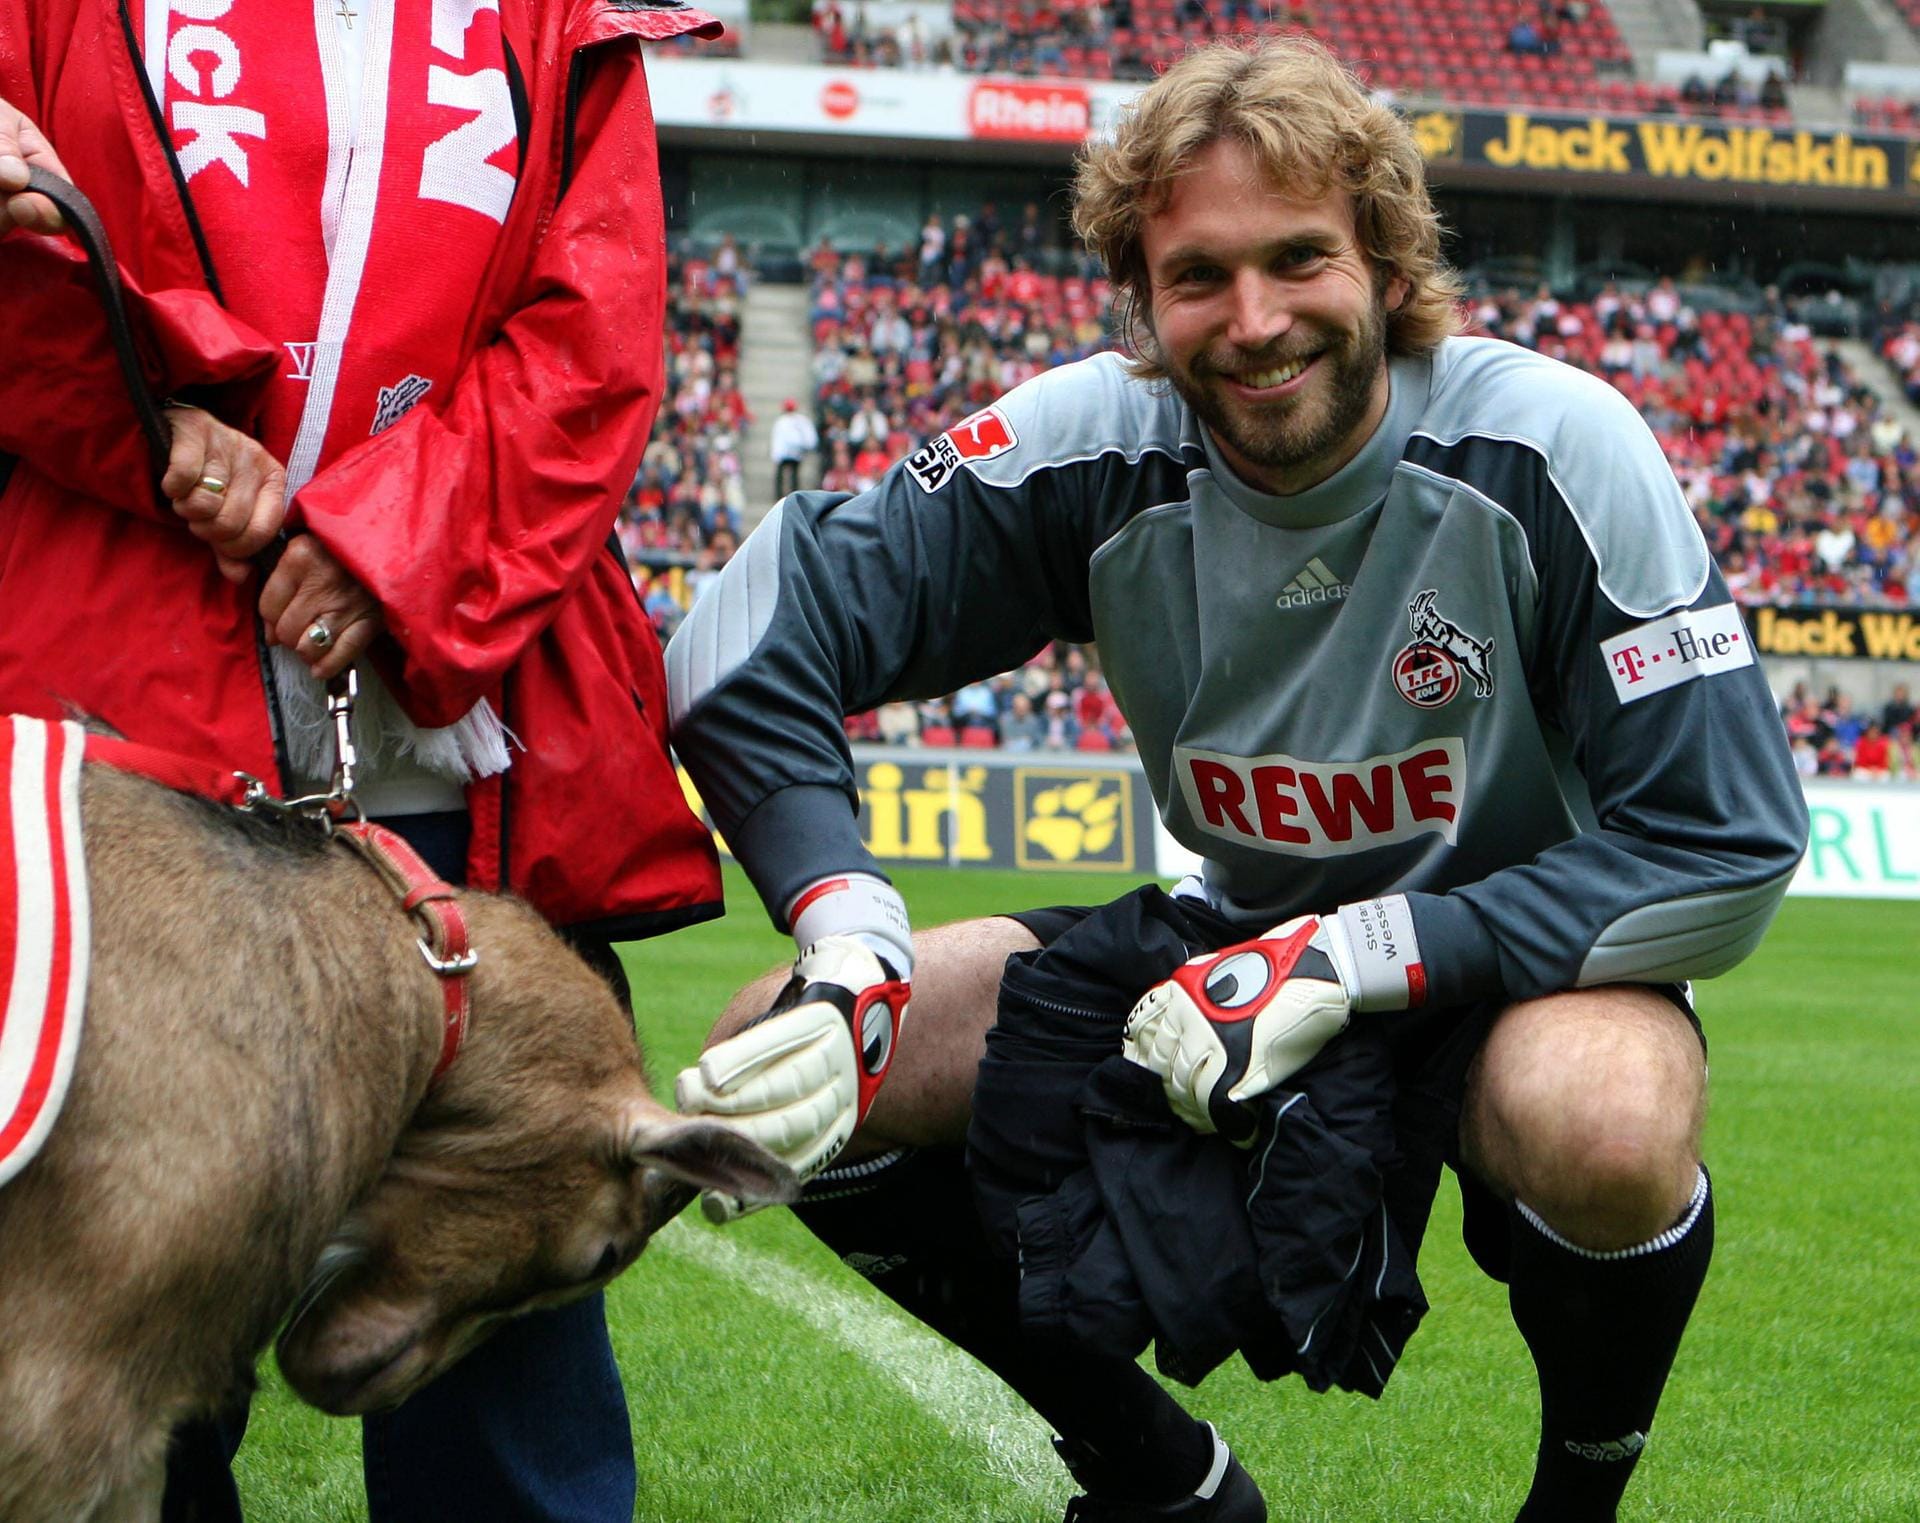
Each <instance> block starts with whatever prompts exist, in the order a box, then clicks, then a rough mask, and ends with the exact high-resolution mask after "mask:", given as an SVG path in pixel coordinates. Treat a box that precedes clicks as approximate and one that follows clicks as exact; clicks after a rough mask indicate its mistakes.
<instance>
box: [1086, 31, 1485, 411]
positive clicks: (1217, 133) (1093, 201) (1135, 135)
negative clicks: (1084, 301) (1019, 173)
mask: <svg viewBox="0 0 1920 1523" xmlns="http://www.w3.org/2000/svg"><path fill="white" fill-rule="evenodd" d="M1223 138H1231V139H1234V140H1236V141H1239V142H1242V143H1244V144H1246V145H1247V147H1248V148H1250V149H1251V150H1252V152H1253V154H1254V157H1255V158H1256V159H1257V160H1258V161H1259V162H1260V163H1261V165H1262V166H1263V167H1264V168H1265V169H1266V171H1267V173H1268V175H1269V176H1271V177H1272V180H1273V182H1274V184H1275V185H1276V186H1277V187H1279V188H1280V189H1281V190H1282V191H1283V192H1284V193H1285V194H1287V195H1290V196H1295V197H1299V198H1301V199H1312V198H1314V197H1318V196H1322V195H1325V194H1327V193H1328V192H1329V191H1332V190H1335V189H1340V190H1345V191H1346V192H1347V194H1348V195H1349V196H1351V197H1352V200H1353V220H1354V227H1355V230H1356V232H1357V234H1358V236H1359V241H1360V246H1361V248H1362V250H1363V251H1364V252H1365V254H1366V255H1367V258H1368V259H1369V260H1370V261H1371V262H1372V264H1373V267H1374V271H1375V274H1376V276H1377V277H1378V280H1379V284H1380V288H1381V289H1383V290H1384V289H1385V287H1386V286H1387V285H1388V284H1389V283H1391V282H1392V281H1393V280H1395V279H1401V280H1404V281H1406V282H1407V296H1406V299H1405V300H1404V301H1402V302H1401V303H1400V305H1399V307H1398V308H1396V309H1395V310H1394V311H1392V312H1390V313H1389V314H1388V315H1387V347H1388V350H1389V351H1390V352H1392V353H1394V354H1425V353H1427V352H1429V351H1430V350H1432V349H1433V348H1435V347H1436V346H1437V345H1438V344H1439V343H1440V341H1441V340H1442V339H1444V338H1446V337H1448V335H1450V334H1453V333H1457V332H1458V331H1459V330H1460V327H1461V319H1460V313H1459V302H1460V294H1461V287H1460V280H1459V277H1458V276H1457V275H1455V274H1454V272H1453V271H1452V270H1450V269H1449V268H1448V267H1447V266H1446V264H1445V263H1443V262H1442V260H1441V257H1440V219H1439V217H1438V215H1437V214H1436V213H1435V212H1434V209H1433V201H1432V199H1431V197H1429V195H1428V194H1427V177H1426V166H1425V163H1424V161H1423V160H1422V159H1421V157H1420V150H1419V148H1418V146H1417V145H1416V144H1415V142H1414V138H1413V133H1412V131H1411V130H1410V129H1409V127H1408V125H1407V123H1406V122H1405V121H1404V120H1403V119H1402V118H1401V117H1400V116H1398V115H1397V114H1395V113H1394V112H1393V111H1392V110H1391V109H1389V108H1388V107H1386V106H1383V105H1380V104H1379V103H1378V102H1376V101H1374V100H1373V99H1371V98H1370V97H1369V96H1368V94H1367V92H1366V88H1365V87H1364V86H1363V85H1362V84H1361V83H1360V82H1359V80H1357V79H1355V78H1354V76H1353V75H1352V74H1351V73H1350V72H1349V71H1348V70H1347V68H1346V67H1345V65H1343V64H1342V63H1340V61H1339V60H1338V59H1336V58H1335V57H1334V56H1333V55H1332V54H1331V53H1329V52H1328V51H1327V50H1326V48H1324V47H1323V46H1321V44H1320V43H1318V42H1317V41H1315V40H1314V39H1313V38H1311V37H1306V36H1301V35H1299V34H1286V35H1281V36H1275V37H1268V38H1266V39H1264V40H1262V41H1260V42H1257V43H1255V44H1253V45H1251V46H1248V45H1244V44H1240V43H1234V42H1220V43H1213V44H1210V45H1208V46H1205V47H1201V48H1196V49H1195V50H1194V51H1193V52H1191V53H1189V54H1188V55H1187V56H1186V57H1185V58H1183V59H1181V60H1180V61H1179V62H1178V63H1176V64H1175V65H1174V66H1173V67H1172V68H1170V69H1169V70H1167V72H1166V73H1165V74H1163V75H1162V76H1161V77H1160V78H1159V79H1158V80H1157V81H1155V82H1154V83H1153V84H1152V85H1151V86H1149V87H1148V88H1147V89H1146V90H1145V91H1143V92H1142V93H1141V94H1140V96H1139V97H1138V98H1137V99H1136V100H1134V101H1133V102H1132V103H1130V104H1129V105H1128V107H1127V108H1126V110H1125V111H1124V112H1123V113H1122V115H1121V118H1120V122H1119V124H1118V126H1117V127H1116V129H1115V131H1114V134H1113V137H1112V139H1111V140H1110V141H1107V142H1104V143H1098V144H1095V145H1092V146H1090V147H1088V148H1087V149H1086V150H1085V151H1084V152H1083V153H1082V155H1081V158H1080V163H1079V166H1078V170H1077V173H1076V175H1075V178H1074V208H1073V226H1074V230H1075V231H1076V232H1078V233H1079V234H1080V236H1081V238H1083V239H1084V240H1085V241H1086V244H1087V246H1088V247H1089V248H1090V249H1092V250H1093V251H1094V252H1095V253H1096V254H1097V255H1099V257H1100V259H1101V260H1102V261H1103V262H1104V263H1105V264H1106V267H1107V273H1108V275H1109V276H1110V277H1111V279H1112V281H1113V287H1114V298H1115V307H1116V311H1117V314H1118V320H1119V325H1120V336H1121V338H1122V340H1123V342H1125V343H1126V344H1127V346H1128V347H1129V348H1131V349H1132V351H1133V353H1134V354H1135V355H1136V356H1137V358H1136V359H1135V361H1134V366H1135V369H1136V370H1137V371H1138V372H1139V373H1140V374H1142V375H1143V376H1147V377H1159V376H1164V375H1165V374H1166V370H1165V368H1164V367H1163V366H1162V365H1161V363H1160V359H1159V350H1158V345H1157V344H1156V343H1155V341H1154V337H1153V322H1152V300H1151V289H1150V285H1149V282H1148V278H1147V268H1146V257H1145V254H1144V253H1143V251H1142V247H1141V230H1142V227H1143V225H1144V224H1145V222H1146V219H1147V218H1148V217H1151V216H1153V215H1154V214H1155V213H1156V212H1159V211H1161V210H1163V209H1164V208H1165V207H1166V205H1167V202H1168V201H1169V199H1171V197H1172V193H1173V182H1174V180H1175V179H1176V178H1177V177H1178V176H1179V175H1181V174H1182V173H1183V172H1185V171H1186V170H1187V169H1188V168H1190V167H1191V165H1192V163H1193V161H1194V159H1195V157H1196V156H1197V155H1198V154H1199V153H1200V152H1201V151H1202V150H1203V149H1205V148H1206V147H1207V146H1208V145H1209V144H1212V143H1215V142H1218V141H1219V140H1221V139H1223Z"/></svg>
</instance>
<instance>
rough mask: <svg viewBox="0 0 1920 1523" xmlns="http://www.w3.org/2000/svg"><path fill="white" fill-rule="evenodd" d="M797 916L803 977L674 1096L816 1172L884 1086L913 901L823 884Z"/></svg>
mask: <svg viewBox="0 0 1920 1523" xmlns="http://www.w3.org/2000/svg"><path fill="white" fill-rule="evenodd" d="M789 919H790V921H791V923H792V925H793V928H794V936H795V939H796V940H800V939H801V938H802V937H803V936H805V937H807V939H806V940H804V941H802V942H801V951H800V955H799V957H797V958H796V959H795V960H794V964H793V975H792V977H790V978H789V979H788V980H787V982H786V984H785V985H784V986H783V987H782V988H781V990H780V993H779V994H778V995H777V996H776V997H775V999H774V1001H773V1004H772V1005H771V1006H769V1007H768V1009H767V1010H766V1011H765V1012H764V1013H763V1014H761V1015H758V1016H755V1017H754V1019H753V1020H751V1021H750V1022H748V1023H747V1025H746V1026H744V1027H743V1028H741V1030H739V1031H738V1032H736V1033H735V1034H734V1035H732V1036H730V1037H728V1038H727V1039H726V1040H725V1041H723V1042H718V1043H715V1044H714V1045H713V1046H712V1047H710V1048H708V1049H707V1051H705V1052H704V1053H702V1054H701V1055H700V1061H699V1063H698V1064H697V1065H696V1066H695V1067H692V1068H687V1069H683V1070H682V1071H681V1072H680V1075H679V1077H678V1078H677V1079H676V1080H675V1081H674V1101H675V1104H676V1105H678V1107H679V1108H680V1110H681V1111H683V1112H686V1113H689V1114H693V1113H699V1114H705V1115H711V1116H717V1117H720V1118H722V1119H724V1120H726V1121H728V1122H729V1123H731V1124H732V1125H733V1126H734V1127H735V1128H736V1129H737V1130H739V1131H742V1132H744V1133H746V1135H747V1136H749V1137H751V1138H752V1139H753V1140H754V1141H755V1142H758V1143H759V1144H761V1145H762V1146H763V1147H765V1148H766V1149H767V1150H768V1151H769V1152H771V1153H773V1154H774V1155H775V1156H777V1157H778V1158H780V1159H781V1160H782V1161H783V1162H784V1163H786V1164H787V1165H788V1166H789V1167H791V1168H792V1169H793V1171H794V1173H795V1174H797V1175H799V1176H800V1178H801V1179H802V1180H805V1179H808V1178H810V1177H812V1176H813V1175H815V1174H817V1173H819V1172H820V1170H822V1169H824V1168H825V1167H826V1166H827V1165H828V1164H829V1163H831V1162H832V1161H833V1159H834V1158H835V1156H836V1155H838V1153H839V1152H840V1150H841V1149H842V1148H843V1147H845V1146H846V1145H847V1140H848V1138H850V1137H852V1135H853V1133H854V1130H855V1128H857V1127H858V1126H859V1125H860V1123H861V1122H862V1121H864V1120H866V1117H867V1112H868V1110H870V1109H871V1108H872V1106H873V1100H874V1096H875V1095H877V1094H878V1093H879V1092H880V1084H881V1081H882V1080H884V1079H885V1078H886V1076H887V1070H888V1067H889V1066H890V1065H891V1063H892V1062H893V1054H894V1050H895V1047H896V1045H897V1043H898V1041H899V1036H900V1022H901V1019H902V1017H903V1016H904V1015H905V1014H906V1010H907V1001H908V998H909V996H910V994H911V984H910V981H909V975H910V973H911V970H912V955H913V954H912V942H911V940H910V939H909V934H908V933H907V929H906V926H907V920H906V906H905V904H904V903H902V902H901V900H900V896H899V894H898V893H897V892H896V891H895V890H894V889H893V887H892V886H891V885H890V884H887V883H883V882H881V881H880V880H879V879H878V878H872V877H867V876H864V875H857V874H848V875H845V876H844V877H838V878H831V879H826V880H823V881H822V882H821V883H818V884H815V885H813V886H812V887H810V888H809V889H807V890H806V891H804V892H803V893H801V894H800V895H799V896H798V897H797V898H796V900H795V902H794V905H793V907H792V909H791V910H790V911H789ZM861 922H865V924H864V925H862V924H861ZM823 927H827V928H830V929H822V928H823ZM876 927H878V928H876ZM809 933H815V934H811V935H810V934H809ZM701 1209H702V1210H703V1211H704V1213H705V1214H706V1216H707V1217H708V1219H709V1220H712V1221H716V1222H726V1221H732V1220H733V1219H734V1218H736V1217H738V1216H742V1215H745V1214H746V1213H747V1211H748V1210H750V1209H752V1208H750V1207H744V1206H743V1205H742V1204H741V1203H740V1202H739V1201H737V1200H735V1199H734V1198H733V1197H731V1196H727V1195H722V1194H719V1193H717V1192H714V1191H709V1192H707V1193H706V1194H705V1195H704V1196H703V1197H702V1198H701Z"/></svg>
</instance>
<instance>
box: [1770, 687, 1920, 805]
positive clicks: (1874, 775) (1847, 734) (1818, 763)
mask: <svg viewBox="0 0 1920 1523" xmlns="http://www.w3.org/2000/svg"><path fill="white" fill-rule="evenodd" d="M1780 718H1781V720H1782V721H1783V722H1784V723H1785V724H1786V727H1787V739H1788V741H1789V742H1790V743H1791V744H1792V746H1793V759H1794V764H1795V765H1796V766H1797V767H1798V768H1799V769H1800V775H1801V776H1802V777H1854V778H1859V779H1861V780H1862V781H1865V782H1899V781H1906V782H1913V781H1920V754H1917V753H1916V749H1915V745H1914V707H1913V697H1912V694H1911V692H1910V690H1909V688H1908V685H1907V684H1906V683H1904V682H1902V683H1899V684H1897V685H1896V686H1895V687H1894V689H1893V691H1892V693H1891V694H1890V695H1889V696H1888V698H1887V701H1886V702H1885V703H1884V704H1882V705H1881V706H1880V708H1879V709H1878V711H1870V712H1866V713H1862V712H1860V711H1859V710H1857V709H1856V708H1855V706H1854V702H1853V699H1852V698H1851V697H1850V696H1849V695H1848V694H1846V693H1843V692H1842V691H1840V689H1839V688H1838V687H1829V688H1828V689H1827V691H1826V695H1825V696H1824V697H1822V698H1815V697H1814V696H1813V692H1812V690H1811V689H1810V688H1809V687H1808V685H1807V684H1806V683H1804V682H1799V683H1795V684H1794V687H1793V691H1792V692H1790V693H1788V694H1787V695H1786V697H1784V698H1783V699H1781V700H1780Z"/></svg>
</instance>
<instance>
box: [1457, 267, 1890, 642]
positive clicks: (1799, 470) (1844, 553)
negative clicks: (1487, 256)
mask: <svg viewBox="0 0 1920 1523" xmlns="http://www.w3.org/2000/svg"><path fill="white" fill-rule="evenodd" d="M1473 318H1474V322H1475V325H1476V327H1477V328H1478V329H1479V330H1480V331H1483V332H1486V333H1489V334H1493V335H1495V336H1497V337H1501V338H1506V339H1510V340H1512V341H1513V342H1515V343H1519V344H1524V345H1526V346H1527V347H1529V348H1532V349H1538V350H1540V351H1542V352H1544V353H1547V354H1551V355H1553V356H1555V357H1556V358H1559V359H1563V360H1567V361H1569V362H1570V363H1572V364H1576V365H1579V366H1580V367H1581V368H1583V369H1586V370H1591V371H1594V372H1596V373H1598V374H1600V375H1603V376H1605V377H1606V378H1607V379H1608V380H1609V381H1611V382H1612V384H1613V385H1614V386H1615V387H1617V388H1618V389H1619V390H1620V391H1621V392H1622V393H1623V394H1624V395H1625V396H1627V397H1628V399H1629V400H1631V401H1632V402H1633V403H1634V404H1635V405H1636V406H1637V407H1638V408H1639V410H1640V412H1641V415H1642V416H1643V417H1645V418H1646V420H1647V422H1648V423H1649V424H1650V425H1651V426H1652V428H1653V431H1654V433H1655V434H1656V435H1657V436H1658V438H1659V440H1660V443H1661V446H1662V448H1663V449H1664V450H1665V451H1666V454H1667V458H1668V460H1669V461H1670V462H1671V463H1672V465H1673V468H1674V472H1675V474H1676V475H1677V476H1678V477H1679V479H1680V484H1681V486H1682V488H1683V489H1684V490H1685V492H1686V494H1687V500H1688V502H1689V503H1690V504H1691V505H1692V507H1693V511H1694V516H1695V517H1696V519H1697V520H1698V521H1699V523H1700V527H1701V530H1702V531H1703V532H1704V533H1705V534H1706V537H1707V542H1708V544H1709V545H1711V546H1712V547H1713V551H1714V554H1715V555H1716V556H1717V557H1718V559H1719V561H1720V564H1721V568H1722V569H1723V570H1724V571H1725V573H1726V577H1727V581H1728V584H1729V585H1730V586H1731V587H1732V588H1733V591H1734V593H1735V595H1736V596H1737V597H1739V598H1740V599H1741V600H1742V601H1743V602H1747V603H1768V602H1773V603H1793V602H1799V603H1806V602H1813V603H1839V604H1850V605H1860V604H1866V605H1873V606H1902V607H1903V606H1906V605H1907V604H1908V603H1909V602H1910V601H1911V600H1912V593H1913V587H1914V574H1915V570H1914V568H1915V562H1916V560H1920V456H1916V452H1915V446H1914V441H1913V440H1912V439H1911V438H1909V437H1908V435H1907V432H1906V430H1905V429H1904V427H1902V425H1901V424H1900V422H1899V421H1898V420H1897V419H1896V418H1894V417H1893V416H1892V415H1891V413H1889V411H1888V410H1887V408H1886V407H1885V406H1884V404H1882V403H1881V401H1880V400H1879V398H1878V397H1877V396H1875V394H1874V393H1873V391H1872V390H1871V389H1870V388H1869V387H1868V386H1867V385H1866V384H1865V382H1864V381H1863V380H1862V379H1861V378H1860V377H1859V376H1858V375H1856V374H1854V372H1853V371H1852V370H1851V369H1850V368H1849V367H1848V366H1847V364H1846V363H1845V361H1844V360H1843V359H1842V358H1841V357H1840V356H1839V355H1838V354H1837V353H1822V352H1821V350H1820V348H1819V347H1818V346H1817V345H1816V344H1815V343H1814V342H1813V340H1812V336H1811V334H1810V333H1809V332H1808V331H1807V329H1806V328H1805V327H1804V325H1802V324H1799V323H1797V322H1796V321H1794V320H1793V319H1792V318H1791V317H1790V316H1789V315H1788V314H1787V312H1786V310H1785V308H1784V307H1783V306H1782V305H1781V303H1780V301H1779V298H1778V295H1777V293H1773V292H1768V293H1767V296H1766V299H1765V304H1764V306H1763V308H1762V310H1761V311H1759V312H1758V313H1754V314H1748V313H1744V312H1723V311H1714V310H1708V311H1698V312H1697V311H1695V309H1694V308H1693V307H1692V306H1691V305H1689V304H1688V302H1687V301H1686V300H1685V299H1684V298H1683V296H1682V295H1681V293H1680V291H1679V290H1678V289H1677V288H1676V286H1675V285H1674V283H1673V282H1672V281H1671V280H1661V281H1659V282H1657V283H1655V284H1653V285H1652V286H1650V287H1647V288H1646V289H1644V290H1627V289H1622V288H1621V287H1619V286H1614V285H1609V286H1607V287H1605V288H1604V289H1602V290H1600V291H1599V292H1598V293H1597V294H1595V295H1594V296H1593V297H1592V299H1591V300H1587V301H1570V300H1563V299H1562V298H1560V297H1558V296H1556V295H1555V294H1554V293H1553V292H1552V291H1550V290H1547V289H1545V288H1541V289H1540V290H1537V291H1535V292H1534V293H1533V294H1531V295H1523V294H1521V293H1519V292H1516V291H1506V292H1502V293H1496V294H1490V295H1487V296H1485V297H1482V298H1480V299H1479V300H1478V301H1477V302H1476V303H1475V305H1474V309H1473Z"/></svg>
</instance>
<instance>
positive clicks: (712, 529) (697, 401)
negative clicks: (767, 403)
mask: <svg viewBox="0 0 1920 1523" xmlns="http://www.w3.org/2000/svg"><path fill="white" fill-rule="evenodd" d="M668 278H669V287H668V297H667V335H666V345H667V389H666V395H665V396H664V397H663V398H662V401H661V406H660V411H659V413H658V415H657V416H656V417H655V419H654V424H653V432H652V435H651V437H650V438H649V439H648V441H647V447H646V450H645V452H644V453H643V454H642V456H641V460H640V468H639V470H638V472H637V473H636V474H635V476H634V479H633V485H632V487H631V488H630V489H629V490H628V493H627V500H626V502H625V504H624V505H623V506H622V509H621V514H620V521H619V529H618V533H619V537H620V545H621V549H622V550H623V551H624V552H625V554H626V557H627V562H628V564H629V566H631V567H632V568H633V569H634V583H635V587H636V589H637V590H638V591H639V593H640V596H641V598H642V600H643V601H644V602H645V604H646V607H647V611H648V613H649V614H650V615H651V616H652V618H653V621H654V625H655V627H656V629H658V630H659V632H660V635H661V638H662V639H665V638H667V637H668V636H670V635H671V634H672V632H673V630H674V628H675V627H676V626H677V625H678V623H679V621H680V616H681V614H682V612H683V609H684V606H685V605H687V604H689V603H690V602H691V599H692V597H693V596H695V595H697V592H698V588H699V584H700V582H701V580H702V579H703V578H704V577H706V576H708V575H711V574H712V572H714V571H717V570H718V569H719V568H720V567H721V566H723V565H725V564H726V562H727V559H728V557H729V556H731V555H732V553H733V548H734V545H735V543H736V542H737V535H738V533H739V522H740V519H739V515H740V513H741V510H742V509H743V508H744V506H745V484H744V476H743V472H742V468H741V459H740V437H741V432H742V430H743V429H744V428H745V426H746V424H747V422H748V421H749V420H750V418H751V414H750V413H749V412H748V410H747V405H746V400H745V398H744V397H742V396H741V394H740V389H739V387H738V385H737V384H736V383H735V379H734V377H735V373H736V367H737V366H738V364H739V358H740V296H741V291H742V289H743V286H744V282H745V280H746V275H745V272H744V270H743V269H742V267H741V262H740V259H739V256H738V252H737V251H736V250H734V249H733V247H732V244H731V243H730V242H729V243H726V244H723V245H722V246H721V249H720V251H719V253H718V254H717V255H716V256H715V257H713V258H702V257H699V256H696V255H693V254H689V253H686V252H675V253H674V254H672V255H670V257H669V260H668ZM650 568H651V569H650ZM675 573H677V574H675Z"/></svg>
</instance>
